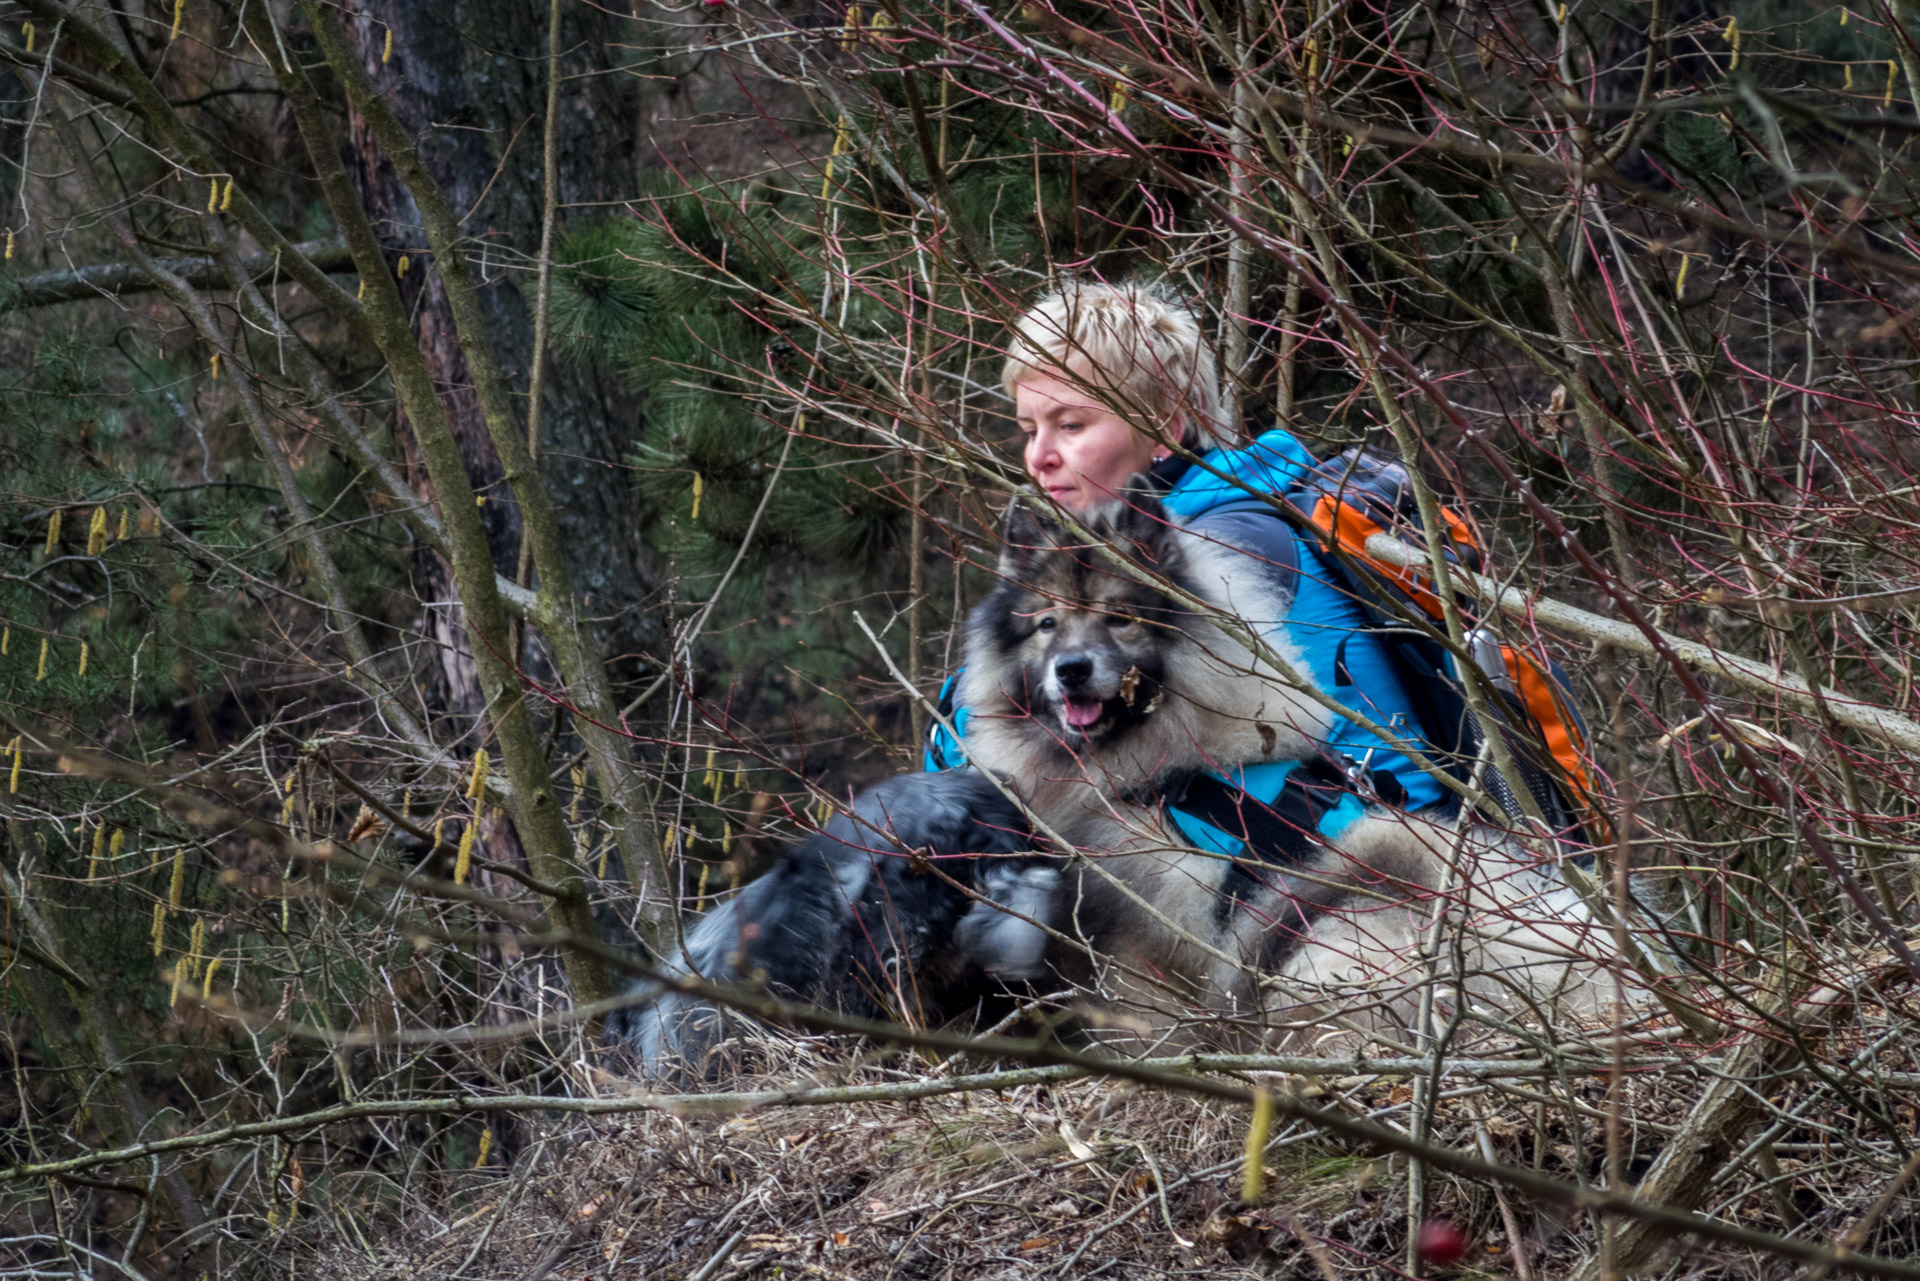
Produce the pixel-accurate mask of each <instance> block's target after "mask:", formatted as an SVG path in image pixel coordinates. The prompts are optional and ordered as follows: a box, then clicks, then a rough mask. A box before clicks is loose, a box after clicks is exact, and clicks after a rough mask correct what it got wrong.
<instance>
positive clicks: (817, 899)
mask: <svg viewBox="0 0 1920 1281" xmlns="http://www.w3.org/2000/svg"><path fill="white" fill-rule="evenodd" d="M1026 830H1027V822H1026V819H1025V818H1024V817H1023V816H1022V815H1021V813H1020V811H1019V810H1018V809H1017V808H1016V807H1015V806H1014V805H1013V804H1012V803H1010V802H1009V801H1007V800H1006V799H1005V798H1004V797H1003V796H1002V795H1001V794H1000V792H999V791H998V790H997V789H995V788H994V787H993V785H992V784H991V783H989V782H988V781H987V780H986V779H984V778H981V777H980V776H979V775H977V774H972V773H964V772H953V773H946V774H906V775H902V776H901V777H899V778H894V779H889V780H888V781H886V782H884V783H882V784H880V785H879V786H878V787H875V788H872V789H870V790H869V791H867V792H865V793H863V794H862V795H861V796H860V797H859V798H858V799H857V800H856V801H855V802H854V804H853V805H852V806H851V807H850V808H849V809H848V810H846V811H844V812H842V813H838V814H835V815H834V816H833V817H832V818H831V819H830V820H829V821H828V822H827V824H826V825H825V826H824V827H823V828H821V829H820V830H819V831H817V832H815V833H813V834H812V835H811V836H809V837H808V838H807V839H805V840H804V841H802V842H800V843H799V844H798V845H797V846H796V847H795V848H794V849H792V850H791V851H789V852H788V853H787V855H786V856H785V857H784V858H782V859H781V861H780V862H779V863H778V864H777V865H776V866H775V867H774V868H773V870H771V871H769V872H768V873H767V874H766V875H764V876H762V877H760V878H759V879H758V880H756V881H754V882H753V883H752V884H751V885H749V886H747V888H746V889H744V890H742V891H741V892H740V893H739V894H738V895H736V896H735V897H734V898H732V899H729V900H728V901H727V902H726V903H723V904H721V905H720V906H719V907H716V908H714V909H713V910H712V911H710V912H708V913H707V914H706V915H704V916H702V917H700V918H699V919H698V920H697V922H696V923H695V924H694V925H693V928H691V929H690V930H688V931H687V935H686V942H685V946H684V947H682V948H681V949H680V951H679V952H678V954H677V955H675V957H674V958H673V960H672V961H671V962H669V963H668V964H667V965H666V966H665V967H664V968H666V969H667V970H669V971H670V972H672V973H674V974H680V975H694V976H696V977H698V978H700V979H704V980H706V981H708V982H712V983H718V984H739V983H742V982H750V981H763V982H765V983H766V984H767V986H768V988H769V989H770V990H771V991H772V992H773V993H774V994H775V995H777V996H780V997H783V998H785V999H787V1000H792V1001H802V1002H807V1003H809V1004H818V1005H828V1006H833V1007H835V1008H837V1009H840V1010H844V1011H845V1012H847V1013H849V1014H854V1015H858V1016H860V1017H865V1018H881V1017H900V1016H907V1017H910V1018H913V1019H914V1020H915V1021H920V1022H929V1021H930V1022H935V1023H938V1022H941V1021H943V1020H944V1019H945V1018H946V1017H948V1016H949V1015H950V1014H951V1013H952V1012H953V1011H952V1009H951V1003H952V1002H953V1001H954V1000H955V999H956V997H957V995H958V994H959V993H961V992H962V991H964V990H968V988H969V981H970V980H971V979H974V978H977V972H976V971H974V969H973V967H972V965H971V963H970V960H969V958H968V953H967V951H966V950H965V949H964V948H961V947H958V946H956V945H955V943H954V930H955V927H956V926H957V925H958V923H959V922H960V920H961V919H962V917H963V916H964V914H965V913H966V912H967V910H968V909H969V908H970V907H971V906H972V905H973V899H971V898H970V897H969V896H968V894H967V893H966V891H964V890H961V889H958V888H956V887H955V885H954V884H953V883H951V882H950V881H949V880H947V879H943V878H942V877H941V876H939V875H936V874H935V871H934V870H933V869H934V868H936V867H937V868H938V869H939V870H940V871H942V872H945V873H946V876H947V877H949V878H951V881H952V882H958V883H960V884H962V885H975V884H978V885H984V886H986V887H989V889H991V888H993V887H998V886H1001V885H1005V884H1008V883H1010V882H1009V879H1008V877H1009V875H1010V876H1011V878H1012V881H1013V882H1017V880H1018V877H1019V874H1020V872H1019V869H1018V868H1012V867H1011V866H1010V865H1009V867H1008V869H1007V870H1005V871H1003V870H1002V869H1001V868H997V867H995V866H993V863H994V860H993V859H992V858H991V857H989V856H994V855H999V856H1005V855H1009V854H1013V853H1016V852H1020V851H1025V850H1027V849H1029V848H1030V846H1029V845H1028V843H1027V840H1026ZM983 863H985V864H987V865H988V866H986V867H982V866H981V864H983ZM633 994H634V995H635V996H636V997H648V996H651V997H653V998H654V999H652V1000H651V1001H649V1002H647V1003H645V1004H640V1005H636V1006H635V1007H634V1008H632V1009H631V1010H628V1011H623V1012H622V1013H621V1015H619V1016H618V1017H617V1018H616V1019H615V1020H613V1027H612V1030H613V1031H614V1032H615V1033H616V1034H617V1035H620V1036H622V1037H624V1038H625V1039H626V1040H627V1041H628V1042H629V1043H630V1044H631V1045H632V1046H633V1048H634V1050H635V1051H636V1052H637V1053H638V1054H639V1056H640V1059H641V1061H642V1063H643V1064H646V1065H648V1066H649V1067H651V1068H653V1069H655V1070H657V1071H658V1072H660V1073H663V1074H666V1075H669V1076H673V1075H678V1074H679V1073H681V1072H682V1071H684V1070H685V1069H688V1068H692V1069H694V1070H696V1071H699V1072H701V1073H703V1074H712V1073H713V1072H714V1071H715V1070H717V1069H718V1068H719V1067H720V1066H721V1064H720V1063H719V1062H718V1061H713V1056H714V1054H715V1051H716V1050H717V1049H718V1048H719V1047H720V1046H722V1045H723V1044H724V1043H725V1042H726V1041H727V1039H728V1036H729V1030H730V1028H731V1026H732V1022H733V1021H732V1019H731V1018H730V1017H729V1016H728V1015H727V1014H726V1013H725V1012H724V1011H723V1010H722V1009H721V1008H720V1007H719V1006H716V1005H714V1004H712V1003H710V1002H708V1001H706V1000H703V999H701V998H700V997H697V996H692V995H688V994H686V993H683V992H679V991H675V990H672V989H670V988H666V987H663V986H662V985H660V984H657V983H641V984H637V985H636V986H635V989H634V993H633Z"/></svg>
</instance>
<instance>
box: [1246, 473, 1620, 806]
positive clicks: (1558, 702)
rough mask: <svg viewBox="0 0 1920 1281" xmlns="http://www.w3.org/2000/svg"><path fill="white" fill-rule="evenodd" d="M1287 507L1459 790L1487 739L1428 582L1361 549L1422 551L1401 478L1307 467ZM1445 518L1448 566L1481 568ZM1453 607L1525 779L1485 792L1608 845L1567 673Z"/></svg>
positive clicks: (1457, 521) (1469, 531) (1459, 520)
mask: <svg viewBox="0 0 1920 1281" xmlns="http://www.w3.org/2000/svg"><path fill="white" fill-rule="evenodd" d="M1284 497H1285V499H1286V500H1287V502H1288V503H1289V504H1290V505H1291V506H1292V507H1293V508H1294V509H1295V510H1296V511H1297V512H1299V513H1300V515H1301V516H1302V517H1303V518H1304V522H1303V523H1304V524H1305V525H1307V526H1309V527H1310V528H1311V529H1312V531H1313V532H1314V533H1315V534H1316V535H1318V537H1319V540H1320V544H1321V550H1322V552H1324V553H1325V554H1324V556H1323V559H1324V560H1325V562H1326V564H1327V567H1328V568H1329V569H1330V570H1331V571H1332V572H1333V573H1334V574H1336V575H1337V576H1338V577H1339V579H1340V580H1344V581H1337V582H1336V584H1335V585H1336V586H1338V587H1340V588H1341V589H1342V590H1344V591H1346V592H1348V593H1349V594H1351V595H1352V596H1353V597H1354V598H1355V599H1356V600H1358V601H1359V602H1360V604H1361V606H1362V608H1363V611H1364V612H1365V614H1366V616H1367V619H1368V624H1369V631H1371V632H1372V633H1373V634H1374V635H1375V636H1377V637H1378V638H1379V639H1380V640H1381V641H1382V642H1383V643H1384V645H1385V648H1386V650H1387V651H1388V652H1389V653H1390V654H1391V655H1392V656H1393V660H1394V662H1395V663H1396V665H1397V666H1398V667H1399V668H1400V675H1401V677H1402V680H1403V682H1404V683H1405V685H1406V688H1407V690H1408V692H1409V693H1410V694H1411V695H1412V696H1413V698H1414V700H1415V703H1416V705H1417V711H1418V714H1419V717H1420V719H1421V721H1422V725H1421V730H1422V736H1423V737H1424V738H1425V739H1426V741H1427V743H1428V744H1429V745H1430V746H1431V747H1432V749H1433V751H1432V754H1433V755H1435V756H1437V757H1438V763H1439V764H1441V765H1442V766H1444V767H1445V768H1446V769H1447V771H1448V772H1449V773H1451V774H1453V775H1454V776H1455V777H1456V778H1458V779H1460V780H1462V781H1465V780H1466V779H1467V778H1468V776H1469V775H1470V774H1471V772H1472V770H1473V766H1474V762H1475V761H1476V760H1477V759H1478V757H1479V754H1480V748H1481V744H1482V743H1483V742H1484V741H1485V734H1486V731H1485V727H1483V726H1482V725H1481V724H1480V723H1479V719H1478V718H1477V717H1476V716H1475V715H1474V713H1473V711H1472V709H1471V707H1470V705H1469V704H1468V702H1467V699H1466V695H1465V692H1464V686H1463V685H1462V679H1463V674H1462V672H1461V671H1460V670H1459V666H1458V664H1457V663H1456V662H1455V656H1454V655H1453V653H1452V652H1451V651H1450V649H1449V648H1448V646H1447V645H1445V644H1444V643H1443V638H1444V637H1445V635H1446V629H1445V626H1444V622H1443V619H1444V614H1443V611H1442V607H1441V603H1440V598H1439V597H1438V596H1437V595H1435V594H1434V587H1433V582H1432V579H1431V578H1430V577H1429V576H1428V575H1426V574H1423V573H1421V572H1420V571H1419V570H1418V569H1417V568H1413V567H1410V566H1405V565H1396V564H1393V563H1390V562H1388V561H1384V560H1381V559H1379V558H1378V557H1375V556H1372V555H1370V554H1369V553H1368V552H1367V549H1366V548H1367V540H1368V539H1369V538H1371V537H1373V536H1374V535H1375V534H1386V535H1387V536H1388V537H1390V538H1394V539H1397V540H1399V541H1401V542H1405V543H1407V544H1409V545H1411V546H1414V547H1417V548H1419V549H1421V550H1422V551H1423V552H1424V551H1425V550H1426V546H1427V542H1426V539H1425V537H1424V536H1423V533H1424V531H1423V526H1422V523H1421V520H1420V511H1419V507H1418V504H1417V503H1416V502H1415V501H1414V494H1413V486H1412V483H1411V481H1410V480H1409V478H1408V476H1407V471H1406V468H1405V467H1404V466H1403V465H1402V464H1401V463H1399V462H1398V461H1396V460H1395V459H1392V458H1389V457H1387V456H1386V455H1384V454H1380V453H1376V452H1375V451H1373V450H1369V449H1350V450H1348V451H1346V452H1345V453H1343V454H1341V455H1339V456H1338V457H1336V458H1332V459H1330V460H1328V461H1327V462H1324V463H1322V464H1320V465H1319V466H1318V467H1316V468H1314V469H1313V470H1312V471H1311V472H1309V473H1308V474H1307V475H1306V477H1305V478H1303V479H1302V480H1300V481H1299V482H1297V483H1296V484H1295V485H1294V486H1293V487H1292V488H1291V489H1289V490H1288V491H1287V492H1286V494H1285V495H1284ZM1440 516H1441V519H1442V521H1443V522H1444V523H1445V525H1446V530H1445V532H1444V534H1443V542H1442V547H1443V549H1444V551H1445V554H1446V556H1447V559H1448V560H1449V561H1450V562H1452V563H1453V564H1456V565H1459V566H1460V567H1462V568H1463V569H1468V570H1474V571H1477V570H1479V568H1480V566H1481V564H1482V562H1483V556H1482V552H1481V548H1480V542H1479V539H1477V538H1476V537H1475V536H1474V533H1473V527H1472V526H1471V525H1469V524H1468V523H1467V521H1466V519H1465V518H1463V517H1462V516H1461V515H1460V514H1459V513H1458V512H1455V511H1453V510H1451V509H1448V508H1442V509H1441V510H1440ZM1455 604H1456V607H1457V608H1458V609H1459V611H1460V616H1461V621H1462V623H1463V624H1464V625H1465V626H1466V628H1467V630H1468V644H1469V648H1470V650H1471V652H1472V657H1473V661H1474V664H1475V666H1477V667H1478V668H1479V669H1480V672H1479V675H1478V676H1477V677H1469V678H1471V679H1482V678H1484V680H1485V688H1487V689H1489V690H1490V691H1491V692H1492V694H1493V696H1494V697H1493V699H1492V700H1491V702H1492V705H1493V710H1494V712H1495V713H1496V715H1497V716H1498V717H1499V718H1500V720H1501V724H1500V726H1499V729H1500V732H1501V734H1502V735H1503V737H1504V738H1505V739H1506V742H1507V746H1508V748H1509V750H1510V752H1511V754H1512V757H1513V760H1514V763H1515V770H1516V772H1517V773H1518V774H1519V775H1520V777H1519V778H1511V779H1510V778H1504V777H1499V776H1497V771H1492V770H1489V771H1488V773H1487V774H1486V776H1485V778H1486V782H1487V790H1488V792H1489V793H1490V794H1491V795H1492V796H1493V798H1494V799H1495V800H1496V801H1497V802H1498V804H1499V805H1500V808H1501V809H1503V810H1505V811H1506V813H1507V816H1508V818H1510V819H1512V820H1515V821H1517V820H1519V819H1520V818H1521V816H1522V815H1523V814H1524V812H1525V809H1524V807H1523V806H1522V804H1521V803H1520V800H1519V796H1518V793H1517V791H1516V789H1517V788H1520V787H1524V788H1526V790H1527V791H1528V792H1529V793H1531V794H1532V796H1533V799H1534V800H1535V802H1536V803H1537V804H1538V806H1539V809H1540V812H1541V813H1542V814H1543V815H1544V816H1545V817H1546V819H1547V821H1548V823H1549V824H1551V825H1552V826H1553V827H1554V829H1555V832H1556V835H1558V836H1560V837H1561V839H1563V840H1567V841H1569V842H1572V843H1576V844H1587V843H1590V842H1591V841H1592V840H1593V839H1595V838H1600V837H1604V834H1605V827H1606V823H1605V819H1604V817H1603V816H1602V810H1601V806H1600V805H1599V804H1598V803H1597V802H1598V800H1599V799H1600V793H1599V792H1598V791H1597V789H1596V786H1595V776H1594V774H1593V773H1592V771H1591V770H1590V768H1589V766H1588V763H1587V727H1586V723H1585V722H1584V721H1582V720H1581V718H1580V713H1579V712H1578V711H1577V710H1575V708H1574V706H1573V700H1572V697H1571V692H1570V688H1569V684H1568V681H1567V678H1566V674H1565V673H1564V672H1563V671H1562V670H1561V669H1560V667H1559V665H1558V664H1556V663H1555V662H1554V661H1553V659H1552V658H1550V657H1548V655H1547V654H1546V652H1545V651H1544V650H1542V649H1540V648H1538V647H1523V646H1519V645H1511V644H1507V643H1505V642H1504V641H1502V640H1501V639H1500V637H1499V636H1498V634H1497V633H1495V632H1494V631H1493V630H1492V629H1491V628H1488V627H1486V626H1484V625H1483V623H1482V621H1481V619H1480V618H1479V617H1478V615H1477V613H1476V612H1475V608H1474V604H1473V602H1472V601H1471V600H1468V599H1466V598H1465V597H1461V596H1456V598H1455Z"/></svg>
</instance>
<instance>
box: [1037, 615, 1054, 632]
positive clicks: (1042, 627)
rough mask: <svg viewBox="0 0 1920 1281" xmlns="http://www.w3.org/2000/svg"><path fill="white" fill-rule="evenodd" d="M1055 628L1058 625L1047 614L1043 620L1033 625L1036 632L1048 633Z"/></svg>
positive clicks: (1051, 616)
mask: <svg viewBox="0 0 1920 1281" xmlns="http://www.w3.org/2000/svg"><path fill="white" fill-rule="evenodd" d="M1057 626H1059V623H1057V622H1056V621H1055V620H1054V617H1053V615H1052V614H1048V615H1047V616H1046V617H1045V618H1043V619H1041V620H1040V621H1039V622H1037V623H1035V624H1034V627H1035V629H1036V630H1039V631H1043V632H1050V631H1052V630H1053V629H1054V628H1055V627H1057Z"/></svg>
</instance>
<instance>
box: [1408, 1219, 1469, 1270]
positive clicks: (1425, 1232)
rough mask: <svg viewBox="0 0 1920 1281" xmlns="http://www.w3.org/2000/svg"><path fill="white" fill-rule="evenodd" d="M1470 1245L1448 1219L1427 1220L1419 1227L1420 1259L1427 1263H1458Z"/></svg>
mask: <svg viewBox="0 0 1920 1281" xmlns="http://www.w3.org/2000/svg"><path fill="white" fill-rule="evenodd" d="M1472 1244H1473V1242H1472V1241H1471V1240H1470V1239H1469V1238H1468V1237H1467V1234H1466V1233H1464V1232H1462V1231H1461V1230H1460V1229H1459V1227H1457V1226H1456V1225H1455V1224H1454V1223H1453V1221H1452V1220H1450V1219H1428V1220H1427V1221H1426V1222H1425V1223H1423V1224H1421V1225H1420V1240H1419V1246H1420V1257H1421V1259H1422V1260H1424V1261H1425V1262H1427V1263H1439V1264H1447V1263H1458V1262H1459V1261H1460V1260H1461V1259H1463V1258H1465V1257H1466V1253H1467V1250H1468V1248H1469V1247H1470V1246H1472Z"/></svg>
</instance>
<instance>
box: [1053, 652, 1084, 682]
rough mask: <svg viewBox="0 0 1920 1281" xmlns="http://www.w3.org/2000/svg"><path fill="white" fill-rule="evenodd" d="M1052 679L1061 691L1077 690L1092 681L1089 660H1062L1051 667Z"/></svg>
mask: <svg viewBox="0 0 1920 1281" xmlns="http://www.w3.org/2000/svg"><path fill="white" fill-rule="evenodd" d="M1053 677H1054V679H1055V680H1057V681H1059V682H1060V688H1061V689H1079V688H1080V687H1081V686H1082V685H1085V684H1086V683H1087V682H1088V681H1090V680H1092V679H1093V660H1092V659H1091V658H1063V659H1060V660H1059V661H1058V662H1056V663H1054V665H1053Z"/></svg>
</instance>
